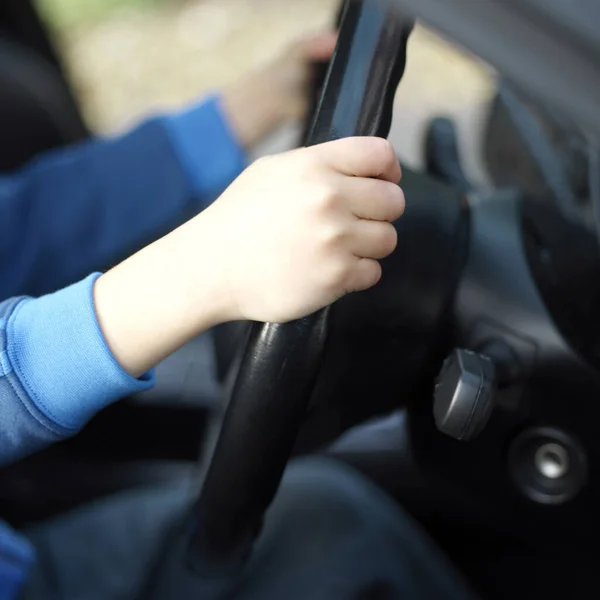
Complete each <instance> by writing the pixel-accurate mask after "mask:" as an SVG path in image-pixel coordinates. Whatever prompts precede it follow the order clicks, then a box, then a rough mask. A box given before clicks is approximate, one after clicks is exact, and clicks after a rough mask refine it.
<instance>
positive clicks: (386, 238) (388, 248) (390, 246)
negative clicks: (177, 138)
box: [381, 224, 398, 256]
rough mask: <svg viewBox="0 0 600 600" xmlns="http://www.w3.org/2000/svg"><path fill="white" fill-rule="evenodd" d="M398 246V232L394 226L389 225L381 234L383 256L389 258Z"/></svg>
mask: <svg viewBox="0 0 600 600" xmlns="http://www.w3.org/2000/svg"><path fill="white" fill-rule="evenodd" d="M397 245H398V232H397V231H396V229H395V228H394V226H393V225H390V224H387V225H386V226H385V227H384V228H383V230H382V232H381V254H382V255H383V256H389V255H390V254H391V253H392V252H393V251H394V250H395V249H396V246H397Z"/></svg>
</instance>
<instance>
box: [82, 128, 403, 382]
mask: <svg viewBox="0 0 600 600" xmlns="http://www.w3.org/2000/svg"><path fill="white" fill-rule="evenodd" d="M400 176H401V171H400V166H399V164H398V160H397V158H396V155H395V153H394V150H393V148H392V146H391V145H390V144H389V143H388V142H387V141H386V140H383V139H378V138H348V139H343V140H337V141H335V142H329V143H327V144H322V145H320V146H313V147H311V148H303V149H301V150H294V151H292V152H288V153H285V154H281V155H278V156H272V157H268V158H265V159H262V160H259V161H257V162H256V163H255V164H254V165H252V166H251V167H249V168H248V169H247V170H246V171H245V172H244V173H243V174H242V175H241V176H240V177H239V178H238V179H237V180H236V181H235V182H234V183H233V184H232V185H231V186H230V187H229V188H228V189H227V190H226V191H225V193H224V194H223V195H222V196H221V197H220V198H219V199H218V200H217V201H216V202H215V203H214V204H213V205H212V206H211V207H210V208H208V209H206V210H205V211H204V212H203V213H201V214H200V215H198V216H197V217H195V218H194V219H192V220H191V221H188V222H187V223H186V224H185V225H183V226H181V227H179V228H178V229H176V230H174V231H173V232H172V233H170V234H169V235H167V236H165V237H164V238H162V239H160V240H158V241H157V242H155V243H154V244H152V245H150V246H148V247H147V248H145V249H144V250H142V251H141V252H138V253H137V254H136V255H134V256H133V257H131V258H130V259H128V260H126V261H125V262H124V263H122V264H121V265H119V266H117V267H116V268H114V269H113V270H112V271H109V272H108V273H107V274H105V275H103V276H102V277H100V279H98V281H97V282H96V286H95V289H94V298H95V303H96V312H97V315H98V320H99V323H100V327H101V329H102V331H103V333H104V336H105V338H106V340H107V343H108V345H109V347H110V348H111V350H112V351H113V354H114V356H115V358H116V359H117V360H118V361H119V363H120V364H121V365H122V366H123V368H125V369H126V370H127V371H128V372H129V373H130V374H132V375H134V376H138V375H140V374H141V373H143V372H145V371H146V370H147V369H148V368H150V367H151V366H153V365H154V364H156V363H157V362H159V361H160V360H162V359H163V358H165V357H166V356H168V355H169V354H170V353H171V352H173V351H174V350H176V349H177V348H178V347H180V346H181V345H183V344H184V343H186V342H187V341H189V340H190V339H192V338H193V337H195V336H196V335H198V334H199V333H200V332H201V331H203V330H204V329H208V328H209V327H211V326H213V325H216V324H218V323H221V322H224V321H229V320H241V319H247V320H254V321H269V322H284V321H290V320H292V319H296V318H299V317H302V316H304V315H307V314H309V313H312V312H314V311H316V310H318V309H320V308H322V307H324V306H326V305H328V304H330V303H332V302H334V301H336V300H337V299H339V298H341V297H342V296H344V295H345V294H347V293H350V292H354V291H359V290H364V289H367V288H369V287H371V286H373V285H375V284H376V283H377V282H378V281H379V279H380V277H381V266H380V264H379V263H378V262H377V261H378V259H380V258H383V257H385V256H387V255H388V254H390V253H391V252H392V251H393V250H394V248H395V247H396V242H397V235H396V230H395V229H394V227H393V225H391V221H394V220H396V219H397V218H399V217H400V216H401V215H402V213H403V211H404V195H403V193H402V190H401V189H400V188H399V187H398V185H397V183H398V181H399V180H400Z"/></svg>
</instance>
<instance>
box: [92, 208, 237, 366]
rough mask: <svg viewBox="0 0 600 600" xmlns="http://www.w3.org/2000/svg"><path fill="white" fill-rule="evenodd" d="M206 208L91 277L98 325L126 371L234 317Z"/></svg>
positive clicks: (148, 363)
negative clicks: (103, 272)
mask: <svg viewBox="0 0 600 600" xmlns="http://www.w3.org/2000/svg"><path fill="white" fill-rule="evenodd" d="M209 212H210V210H209V211H207V212H206V213H205V214H203V215H201V216H200V217H197V218H196V219H195V221H197V220H202V224H200V223H199V224H196V223H194V222H193V221H192V222H190V223H186V224H185V225H183V226H181V227H179V228H178V229H177V230H175V231H174V232H173V233H171V234H169V235H167V236H165V237H164V238H162V239H160V240H158V241H157V242H155V243H154V244H151V245H150V246H148V247H147V248H144V249H143V250H141V251H140V252H138V253H137V254H135V255H134V256H132V257H131V258H129V259H127V260H126V261H125V262H123V263H122V264H120V265H118V266H117V267H115V268H114V269H112V270H111V271H109V272H108V273H106V274H105V275H103V276H102V277H100V279H98V281H97V282H96V285H95V287H94V303H95V308H96V314H97V316H98V321H99V323H100V326H101V329H102V332H103V334H104V337H105V339H106V341H107V343H108V345H109V347H110V349H111V351H112V353H113V355H114V356H115V358H116V359H117V361H118V362H119V364H120V365H121V366H122V367H123V368H124V369H125V371H127V372H128V373H129V374H130V375H132V376H133V377H138V376H140V375H141V374H142V373H145V372H146V371H147V370H148V369H150V368H151V367H153V366H154V365H156V364H157V363H159V362H160V361H161V360H163V359H164V358H166V357H167V356H169V355H170V354H171V353H172V352H174V351H175V350H176V349H177V348H179V347H181V346H182V345H183V344H185V343H186V342H188V341H189V340H191V339H192V338H193V337H195V336H196V335H198V334H199V333H200V332H202V331H204V330H206V329H209V328H210V327H212V326H214V325H217V324H219V323H222V322H225V321H228V320H232V319H235V318H236V314H235V310H234V307H233V306H232V304H231V302H230V298H229V297H228V293H227V282H226V274H225V273H223V271H222V269H220V263H219V261H218V256H219V242H218V239H217V237H218V235H219V232H218V231H217V229H216V228H215V227H211V223H210V218H209V215H208V213H209ZM207 217H208V218H207ZM198 225H200V227H198ZM190 248H194V254H193V255H190V252H189V249H190Z"/></svg>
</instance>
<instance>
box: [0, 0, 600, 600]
mask: <svg viewBox="0 0 600 600" xmlns="http://www.w3.org/2000/svg"><path fill="white" fill-rule="evenodd" d="M415 20H418V21H420V22H423V23H424V24H425V25H426V26H428V27H431V28H432V29H434V30H436V31H438V32H439V33H441V34H443V35H444V36H446V37H448V38H449V39H451V40H453V41H454V42H456V43H457V44H460V45H462V46H464V47H465V48H467V49H468V50H469V51H471V52H473V53H474V54H476V55H478V56H479V57H480V58H481V59H482V60H484V61H486V62H487V63H488V64H490V65H491V66H492V67H493V68H494V69H496V70H497V73H498V76H497V81H498V85H497V91H496V94H495V97H494V99H493V101H492V102H491V103H490V106H489V109H488V114H487V118H486V123H485V127H484V131H483V140H482V144H481V148H482V153H483V160H484V163H485V166H486V170H487V173H488V176H489V179H490V182H491V186H490V187H489V188H485V189H483V188H481V187H480V186H478V185H476V184H473V183H472V182H471V181H470V180H469V176H468V175H467V174H466V173H465V171H464V169H463V167H462V164H461V148H460V145H459V142H458V135H457V132H456V127H455V125H454V123H453V122H452V121H451V120H450V119H448V118H445V117H444V116H443V115H440V116H439V117H438V118H435V119H432V121H431V122H430V124H429V126H428V128H427V132H426V135H425V137H424V140H423V157H424V168H423V169H422V170H420V171H415V170H411V169H404V177H403V182H402V187H403V189H404V192H405V196H406V198H407V210H406V214H405V216H404V217H403V218H402V219H400V220H399V221H398V222H397V223H396V224H395V226H396V228H397V230H398V234H399V236H398V237H399V245H398V248H397V250H396V251H395V252H394V253H393V254H392V256H390V257H389V258H387V259H385V261H384V272H385V274H386V276H385V277H384V278H383V280H382V281H381V282H380V284H378V285H377V286H376V287H375V288H374V289H372V290H370V291H368V292H364V293H360V294H355V295H351V296H349V297H347V298H344V299H343V300H341V301H339V302H338V303H336V304H335V305H334V306H332V307H330V308H328V309H325V310H323V311H320V312H319V313H316V314H315V315H311V316H309V317H306V318H305V319H302V320H300V321H298V322H295V323H292V324H284V325H273V324H262V323H232V324H226V325H222V326H219V327H218V328H216V329H215V330H214V331H212V332H210V336H202V337H201V338H199V339H198V340H196V341H194V342H192V343H191V344H190V345H189V346H187V347H185V348H184V349H182V350H181V351H180V352H178V353H176V354H175V355H174V356H173V357H171V358H170V359H169V360H168V361H166V362H165V364H163V365H161V366H159V371H158V384H157V387H156V389H155V390H153V391H152V392H151V393H149V394H142V395H140V397H135V398H130V399H128V400H126V401H124V402H121V403H119V404H117V405H115V406H112V407H110V408H108V409H106V410H105V411H103V412H102V413H101V414H99V415H98V416H97V417H96V418H95V419H94V420H93V421H92V422H91V423H90V424H89V425H88V426H87V427H86V428H85V429H84V430H83V431H82V432H81V433H80V434H79V435H77V436H76V437H74V438H73V439H71V440H68V441H66V442H64V443H61V444H59V445H57V446H55V447H53V448H50V449H48V450H45V451H43V452H40V453H38V454H36V455H34V456H32V457H30V458H28V459H26V460H24V461H22V462H21V463H19V464H16V465H13V466H10V467H7V468H4V469H2V470H0V515H2V518H5V519H7V520H8V521H9V522H10V523H11V524H13V525H14V526H15V527H17V528H19V527H23V526H25V525H29V524H32V523H36V522H39V521H41V520H43V519H46V518H49V517H51V516H53V515H58V514H61V513H63V512H66V511H68V510H70V509H72V508H74V507H76V506H79V505H82V504H84V503H86V502H89V501H91V500H93V499H95V498H99V497H103V496H107V495H109V494H113V493H116V492H119V491H122V490H126V489H130V488H134V487H138V486H146V485H156V484H161V485H162V484H168V483H169V482H172V481H176V480H179V479H180V478H182V477H191V478H195V479H196V480H197V481H198V483H200V482H203V486H202V492H201V495H200V499H199V503H200V506H205V507H208V508H207V510H206V511H205V513H204V518H206V519H209V518H210V519H213V521H214V522H215V523H217V524H218V526H216V527H212V528H211V530H212V532H213V534H214V535H217V534H215V533H214V532H218V535H220V536H222V538H223V539H227V540H229V545H228V546H227V548H228V552H229V551H230V554H231V556H234V555H238V554H239V551H240V547H241V546H243V545H244V544H248V543H251V541H252V535H250V536H249V535H248V531H254V530H255V529H256V524H257V523H259V522H260V519H261V518H262V515H263V514H264V512H265V510H267V508H268V504H269V502H270V501H271V500H272V497H273V493H274V491H275V490H276V489H277V484H278V482H279V480H280V478H281V473H282V470H283V469H284V467H285V465H286V464H287V462H288V461H289V460H290V458H293V457H295V456H301V455H306V454H325V455H328V456H331V457H334V458H336V459H337V460H340V461H343V462H345V463H348V464H350V465H352V466H353V467H355V468H356V469H358V470H359V471H361V472H362V473H364V474H365V475H366V476H367V477H368V478H369V479H371V480H372V481H374V482H375V483H376V484H377V485H379V486H380V487H381V488H382V489H384V490H386V491H387V492H388V493H389V494H390V495H392V496H393V497H394V499H395V500H397V502H398V503H399V504H400V505H401V506H403V507H404V508H405V509H407V510H408V511H409V512H410V513H411V514H412V516H413V517H414V518H415V519H416V520H417V521H418V522H419V523H420V524H421V525H422V526H423V527H424V529H425V530H426V531H427V532H428V533H429V535H430V536H431V537H432V538H433V540H435V542H436V543H437V544H438V545H439V546H440V547H441V548H442V549H443V550H444V551H445V553H446V554H447V556H448V557H449V559H450V561H451V562H452V563H453V564H454V565H455V566H456V568H457V569H458V570H459V571H460V572H461V573H462V574H464V576H465V577H466V578H467V579H468V581H469V582H470V583H471V585H472V586H473V588H474V589H475V590H476V591H477V592H478V593H479V595H480V596H481V597H482V598H485V599H506V598H557V599H558V598H560V599H564V598H569V599H571V598H573V599H576V598H591V597H596V596H597V595H598V594H600V569H599V568H598V566H599V565H600V549H599V547H598V543H597V542H598V539H599V536H600V471H599V469H600V466H599V461H600V403H599V402H598V401H597V400H596V394H597V393H598V394H599V397H600V372H599V370H600V317H599V314H600V313H599V311H600V277H599V276H598V275H599V273H600V252H599V250H600V246H599V237H598V235H599V234H600V145H599V144H598V139H599V136H600V30H599V29H598V27H597V26H596V25H597V24H598V23H600V2H599V1H597V0H545V1H544V2H542V1H541V0H505V1H504V2H501V3H500V2H495V1H494V0H477V2H473V1H472V0H418V1H417V0H345V1H344V2H342V3H341V6H340V13H339V19H338V24H339V26H340V39H339V42H338V46H337V48H336V51H335V54H334V57H333V59H332V60H331V62H330V63H329V65H315V82H314V89H313V91H312V95H313V98H312V99H313V111H312V113H313V114H312V115H311V118H310V120H309V121H307V123H306V124H305V128H304V132H305V133H304V139H303V140H302V143H304V144H306V145H312V144H317V143H320V142H323V141H327V140H331V139H336V138H339V137H344V136H348V135H377V136H382V137H387V134H388V133H389V128H390V122H391V116H392V109H393V100H394V95H395V92H396V89H397V88H398V86H402V75H403V72H404V68H405V64H406V60H407V53H406V45H407V41H408V39H409V37H410V33H411V30H412V27H413V24H414V22H415ZM593 24H596V25H593ZM507 40H510V43H507ZM557 57H560V58H557ZM408 60H410V56H409V57H408ZM0 131H1V132H2V144H1V145H0V174H1V173H8V172H11V171H14V170H16V169H18V168H19V167H20V166H22V165H23V164H25V163H26V161H28V160H29V159H31V158H32V157H34V156H36V155H37V154H39V153H40V152H43V151H46V150H49V149H53V148H60V147H64V146H67V145H70V144H74V143H78V142H80V141H82V140H85V139H86V138H87V137H88V136H89V135H90V132H89V130H88V129H87V127H86V125H85V124H84V121H83V118H82V116H81V113H80V109H79V108H78V103H77V99H76V95H75V94H74V92H73V91H72V89H71V88H70V85H69V83H68V80H67V78H66V77H65V75H64V69H63V67H62V66H61V59H60V56H59V54H58V52H57V51H56V50H55V49H54V47H53V44H52V42H51V38H50V36H49V35H48V33H47V32H46V31H45V28H44V25H43V24H42V22H41V20H40V18H39V16H38V15H37V13H36V10H35V8H34V5H33V4H32V3H31V2H30V0H0ZM211 343H214V345H215V348H216V350H215V365H214V367H215V370H216V373H217V376H218V377H217V378H218V380H219V383H220V384H221V387H222V389H223V390H224V391H223V392H222V391H221V388H220V387H218V386H214V385H212V386H211V385H209V384H208V383H206V382H202V381H198V380H197V379H195V378H194V377H193V373H194V365H195V364H197V361H198V360H200V358H199V357H200V356H205V353H202V352H200V351H199V348H200V347H201V346H203V345H205V344H211ZM273 399H276V400H277V401H276V402H274V401H272V400H273ZM257 407H258V409H257ZM597 415H598V418H599V421H598V423H597V422H596V420H595V419H596V416H597ZM132 430H133V431H135V432H136V433H135V436H132V435H131V431H132ZM274 431H276V432H277V434H276V435H274V434H273V432H274ZM257 474H260V476H257ZM219 497H227V498H238V499H239V501H238V502H229V503H225V504H226V506H227V508H226V509H224V510H223V511H222V513H221V514H218V515H215V514H213V513H214V511H213V512H211V510H210V507H211V506H214V504H215V502H214V499H215V498H217V499H218V498H219ZM234 529H235V530H234ZM220 541H222V540H220ZM220 541H217V540H211V539H205V540H203V541H202V547H203V552H206V553H209V554H210V552H211V548H213V547H216V546H219V548H220V551H222V548H223V544H222V543H220ZM218 542H219V543H218ZM191 547H192V548H193V545H192V546H191Z"/></svg>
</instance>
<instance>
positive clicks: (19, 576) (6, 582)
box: [0, 521, 35, 600]
mask: <svg viewBox="0 0 600 600" xmlns="http://www.w3.org/2000/svg"><path fill="white" fill-rule="evenodd" d="M34 561H35V550H34V548H33V547H32V545H31V544H30V543H29V541H28V540H27V539H25V538H24V537H22V536H20V535H19V534H17V532H16V531H13V530H12V529H11V528H10V527H8V525H6V524H5V523H3V522H2V521H0V600H15V599H16V598H19V593H20V590H21V587H22V586H23V584H24V583H25V581H26V579H27V575H28V573H29V569H30V568H31V565H32V564H33V562H34Z"/></svg>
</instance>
